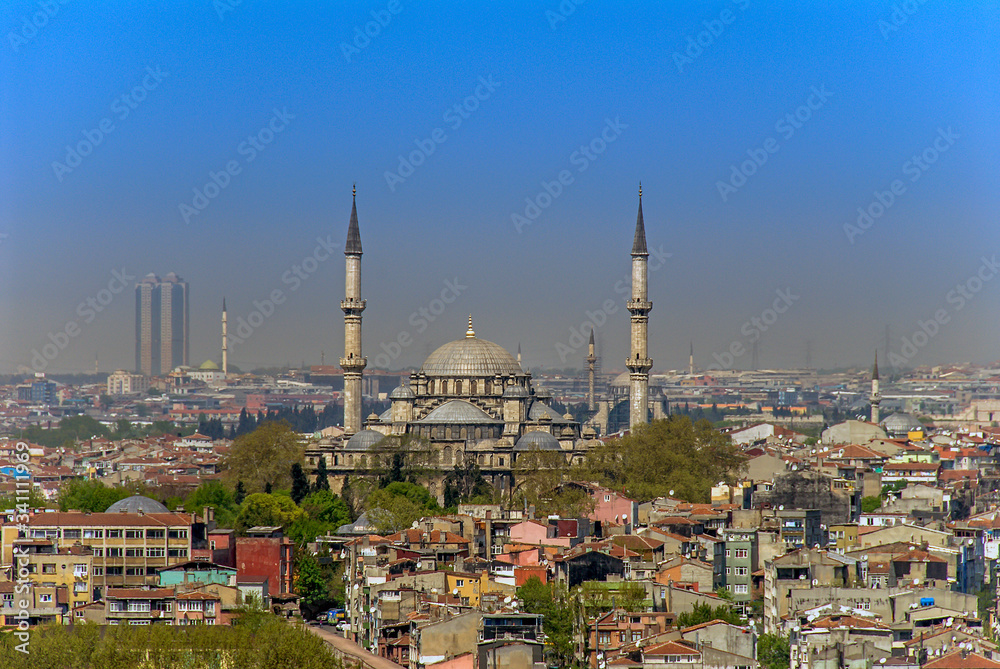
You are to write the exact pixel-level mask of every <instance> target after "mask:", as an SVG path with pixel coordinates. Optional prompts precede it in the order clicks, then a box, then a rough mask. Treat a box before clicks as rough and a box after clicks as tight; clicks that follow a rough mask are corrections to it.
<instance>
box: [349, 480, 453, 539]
mask: <svg viewBox="0 0 1000 669" xmlns="http://www.w3.org/2000/svg"><path fill="white" fill-rule="evenodd" d="M365 504H366V506H367V507H368V519H369V520H370V521H371V522H372V524H373V525H374V526H375V528H376V531H377V532H378V533H379V534H392V533H394V532H399V531H400V530H404V529H406V528H408V527H410V526H411V525H412V524H413V523H414V521H416V520H418V519H420V517H421V516H424V515H428V514H435V513H440V512H441V510H442V509H441V507H440V506H438V504H437V501H436V500H435V499H434V498H433V497H431V494H430V492H428V491H427V489H426V488H424V487H423V486H419V485H416V484H415V483H404V482H401V481H396V482H394V483H390V484H389V485H387V486H386V487H384V488H380V489H378V490H375V491H374V492H372V493H371V494H370V495H369V496H368V499H367V500H365Z"/></svg>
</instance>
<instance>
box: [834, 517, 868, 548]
mask: <svg viewBox="0 0 1000 669" xmlns="http://www.w3.org/2000/svg"><path fill="white" fill-rule="evenodd" d="M830 539H831V540H832V541H835V542H836V544H837V550H838V551H840V552H843V551H849V550H853V549H855V548H861V542H860V541H859V540H858V524H857V523H838V524H836V525H831V526H830Z"/></svg>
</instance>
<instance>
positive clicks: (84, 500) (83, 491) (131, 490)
mask: <svg viewBox="0 0 1000 669" xmlns="http://www.w3.org/2000/svg"><path fill="white" fill-rule="evenodd" d="M142 492H143V488H142V486H139V485H132V486H129V487H125V486H115V487H113V488H112V487H109V486H106V485H104V483H102V482H101V481H96V480H95V481H87V480H85V479H72V480H70V481H67V482H66V483H63V484H62V486H61V487H60V488H59V496H58V499H59V510H60V511H90V512H91V513H104V511H106V510H107V508H108V507H109V506H111V505H112V504H114V503H115V502H117V501H118V500H121V499H125V498H126V497H131V496H132V495H136V494H141V493H142Z"/></svg>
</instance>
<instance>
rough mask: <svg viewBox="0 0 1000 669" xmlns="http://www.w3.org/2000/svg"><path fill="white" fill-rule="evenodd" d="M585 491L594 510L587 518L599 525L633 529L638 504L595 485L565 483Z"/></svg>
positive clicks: (637, 518)
mask: <svg viewBox="0 0 1000 669" xmlns="http://www.w3.org/2000/svg"><path fill="white" fill-rule="evenodd" d="M566 485H568V486H575V487H577V488H580V489H581V490H583V491H585V492H586V493H587V494H588V495H590V498H591V499H592V500H594V510H593V511H592V512H591V513H590V515H588V516H587V517H588V518H590V519H591V520H593V521H596V522H600V523H612V524H614V525H628V526H629V528H633V527H635V524H636V522H637V521H638V520H639V503H638V502H636V501H635V500H633V499H629V498H628V497H626V496H625V495H622V494H621V493H617V492H615V491H614V490H611V489H610V488H604V487H602V486H599V485H597V484H596V483H567V484H566Z"/></svg>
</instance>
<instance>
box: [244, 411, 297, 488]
mask: <svg viewBox="0 0 1000 669" xmlns="http://www.w3.org/2000/svg"><path fill="white" fill-rule="evenodd" d="M304 456H305V446H304V445H303V444H302V441H301V439H300V438H299V436H298V434H296V433H295V432H294V431H293V430H292V428H291V427H289V425H288V423H285V422H279V421H268V422H265V423H264V424H262V425H260V426H259V427H257V429H255V430H254V431H253V432H250V433H248V434H244V435H242V436H240V437H237V438H236V440H235V441H234V442H233V444H232V446H231V447H230V450H229V456H228V457H227V458H226V467H227V469H228V472H227V475H228V477H229V479H230V480H232V481H243V482H244V484H245V485H246V486H247V489H248V490H249V491H250V492H260V491H263V490H264V489H265V488H266V486H267V485H268V484H271V485H272V486H273V487H275V488H288V487H289V486H291V483H292V477H291V470H290V468H289V463H298V464H300V465H301V463H302V462H303V459H304Z"/></svg>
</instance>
